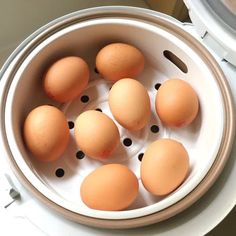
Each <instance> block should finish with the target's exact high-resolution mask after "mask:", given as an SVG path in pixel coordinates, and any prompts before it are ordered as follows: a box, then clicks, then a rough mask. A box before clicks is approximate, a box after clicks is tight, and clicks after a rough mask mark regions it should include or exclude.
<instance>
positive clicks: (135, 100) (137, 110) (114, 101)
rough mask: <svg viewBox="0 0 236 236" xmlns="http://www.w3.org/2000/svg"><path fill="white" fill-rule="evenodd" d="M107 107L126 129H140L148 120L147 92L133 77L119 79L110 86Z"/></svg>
mask: <svg viewBox="0 0 236 236" xmlns="http://www.w3.org/2000/svg"><path fill="white" fill-rule="evenodd" d="M109 107H110V110H111V112H112V114H113V116H114V118H115V119H116V120H117V121H118V123H119V124H120V125H122V126H123V127H124V128H126V129H128V130H132V131H136V130H140V129H142V128H143V127H144V126H145V125H146V124H147V123H148V122H149V120H150V116H151V105H150V98H149V95H148V92H147V90H146V88H145V87H144V86H143V85H142V84H141V83H140V82H139V81H137V80H134V79H130V78H125V79H121V80H119V81H117V82H116V83H115V84H114V85H113V86H112V88H111V90H110V92H109Z"/></svg>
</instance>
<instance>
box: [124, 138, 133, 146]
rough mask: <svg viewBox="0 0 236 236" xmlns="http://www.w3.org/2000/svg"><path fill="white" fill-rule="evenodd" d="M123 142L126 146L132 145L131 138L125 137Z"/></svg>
mask: <svg viewBox="0 0 236 236" xmlns="http://www.w3.org/2000/svg"><path fill="white" fill-rule="evenodd" d="M123 144H124V145H125V146H126V147H129V146H131V145H132V140H131V139H130V138H125V139H124V140H123Z"/></svg>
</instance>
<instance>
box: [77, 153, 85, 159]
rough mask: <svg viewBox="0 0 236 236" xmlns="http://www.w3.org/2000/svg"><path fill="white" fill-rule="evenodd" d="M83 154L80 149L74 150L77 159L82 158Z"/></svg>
mask: <svg viewBox="0 0 236 236" xmlns="http://www.w3.org/2000/svg"><path fill="white" fill-rule="evenodd" d="M84 156H85V154H84V153H83V152H82V151H78V152H76V158H77V159H80V160H81V159H83V158H84Z"/></svg>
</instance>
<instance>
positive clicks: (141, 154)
mask: <svg viewBox="0 0 236 236" xmlns="http://www.w3.org/2000/svg"><path fill="white" fill-rule="evenodd" d="M143 155H144V154H143V153H140V154H139V155H138V159H139V160H140V161H142V159H143Z"/></svg>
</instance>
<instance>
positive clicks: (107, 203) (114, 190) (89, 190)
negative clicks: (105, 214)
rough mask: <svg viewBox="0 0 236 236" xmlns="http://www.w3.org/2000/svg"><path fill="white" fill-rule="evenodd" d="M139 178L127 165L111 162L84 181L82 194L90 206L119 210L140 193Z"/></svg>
mask: <svg viewBox="0 0 236 236" xmlns="http://www.w3.org/2000/svg"><path fill="white" fill-rule="evenodd" d="M138 188H139V186H138V179H137V177H136V176H135V175H134V174H133V172H132V171H131V170H129V169H128V168H127V167H126V166H124V165H120V164H109V165H104V166H101V167H99V168H97V169H96V170H95V171H93V172H92V173H91V174H89V175H88V176H87V177H86V178H85V179H84V181H83V183H82V185H81V188H80V194H81V198H82V200H83V202H84V203H85V204H86V205H87V206H88V207H90V208H92V209H96V210H105V211H119V210H123V209H125V208H127V207H128V206H129V205H130V204H131V203H132V202H133V201H134V200H135V199H136V197H137V195H138Z"/></svg>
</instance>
